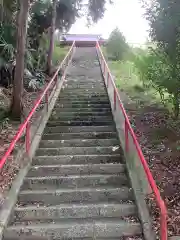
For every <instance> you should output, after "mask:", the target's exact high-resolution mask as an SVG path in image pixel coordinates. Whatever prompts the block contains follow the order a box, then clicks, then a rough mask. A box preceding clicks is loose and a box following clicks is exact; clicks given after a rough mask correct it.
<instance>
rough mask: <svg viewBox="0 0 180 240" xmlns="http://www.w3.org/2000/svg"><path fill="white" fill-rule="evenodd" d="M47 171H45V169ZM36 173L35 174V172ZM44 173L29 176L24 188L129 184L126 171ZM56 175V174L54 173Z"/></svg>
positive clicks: (45, 188) (118, 185)
mask: <svg viewBox="0 0 180 240" xmlns="http://www.w3.org/2000/svg"><path fill="white" fill-rule="evenodd" d="M44 172H45V171H44ZM34 175H35V174H34ZM50 175H51V176H49V174H47V175H45V176H44V175H43V177H39V176H38V177H27V178H25V180H24V183H23V186H22V188H21V189H22V190H38V189H39V190H42V189H44V190H48V189H56V188H60V189H64V188H66V189H68V188H71V189H72V188H83V187H101V186H104V187H120V186H123V185H126V186H127V185H128V179H127V176H126V175H125V174H124V173H121V174H120V175H116V174H113V175H111V174H110V175H108V174H93V175H89V174H88V175H73V176H72V175H70V176H61V173H60V175H58V174H57V176H52V174H50ZM53 175H54V174H53Z"/></svg>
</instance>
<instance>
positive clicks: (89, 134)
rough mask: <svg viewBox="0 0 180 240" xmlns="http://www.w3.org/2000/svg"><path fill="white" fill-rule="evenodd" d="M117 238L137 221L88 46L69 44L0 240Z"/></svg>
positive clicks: (135, 229) (137, 233)
mask: <svg viewBox="0 0 180 240" xmlns="http://www.w3.org/2000/svg"><path fill="white" fill-rule="evenodd" d="M129 237H130V238H129ZM121 238H123V239H137V238H138V239H142V238H143V237H142V229H141V224H140V222H139V220H138V212H137V208H136V205H135V202H134V197H133V190H132V189H131V186H130V181H129V179H128V174H127V172H126V166H125V162H124V158H123V152H122V149H121V147H120V143H119V139H118V136H117V133H116V127H115V124H114V122H113V118H112V113H111V108H110V103H109V99H108V95H107V92H106V89H105V86H104V83H103V80H102V77H101V72H100V67H99V63H98V60H97V57H96V52H95V49H94V48H77V50H76V52H75V55H74V57H73V61H72V64H71V66H70V67H69V70H68V73H67V77H66V82H65V84H64V87H63V89H62V91H61V93H60V96H59V99H58V101H57V102H56V106H55V108H54V110H53V113H52V115H51V117H50V119H49V121H48V123H47V126H46V128H45V130H44V134H43V136H42V140H41V142H40V145H39V148H38V150H37V152H36V157H35V158H34V160H33V163H32V166H31V168H30V170H29V172H28V174H27V176H26V177H25V179H24V183H23V185H22V187H21V190H20V192H19V196H18V201H17V204H16V206H15V208H14V211H13V213H12V216H11V218H10V221H9V224H8V226H7V228H6V229H5V231H4V237H3V239H5V240H45V239H46V240H51V239H53V240H54V239H68V240H70V239H76V240H80V239H85V240H86V239H87V240H94V239H97V240H98V239H99V240H103V239H114V240H115V239H121Z"/></svg>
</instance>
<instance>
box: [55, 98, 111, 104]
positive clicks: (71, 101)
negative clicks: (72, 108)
mask: <svg viewBox="0 0 180 240" xmlns="http://www.w3.org/2000/svg"><path fill="white" fill-rule="evenodd" d="M57 104H81V105H82V104H83V105H87V104H91V105H92V104H93V105H97V104H101V105H102V104H106V105H107V104H110V103H109V99H105V100H102V99H101V100H98V101H96V100H94V99H92V100H90V99H87V100H85V99H71V98H67V99H62V100H60V99H58V100H57Z"/></svg>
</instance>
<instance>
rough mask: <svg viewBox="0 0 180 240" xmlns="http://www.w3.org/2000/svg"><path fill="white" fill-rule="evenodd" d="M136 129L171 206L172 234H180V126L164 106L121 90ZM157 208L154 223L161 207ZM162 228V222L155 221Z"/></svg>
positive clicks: (152, 169) (160, 186)
mask: <svg viewBox="0 0 180 240" xmlns="http://www.w3.org/2000/svg"><path fill="white" fill-rule="evenodd" d="M120 94H121V98H122V100H123V102H124V106H125V108H126V110H127V113H128V115H129V118H130V121H131V123H132V126H133V129H134V131H135V133H136V136H137V138H138V140H139V143H140V145H141V148H142V150H143V153H144V156H145V158H146V160H147V162H148V164H149V167H150V169H151V172H152V174H153V177H154V179H155V180H156V183H157V185H158V187H159V189H160V191H161V196H162V198H163V199H164V200H165V203H166V206H167V209H168V233H169V236H173V235H180V194H179V193H180V181H179V180H180V130H179V121H174V120H172V119H171V118H170V117H169V114H168V112H167V110H166V109H164V107H160V106H158V105H156V104H152V105H150V103H149V104H148V103H147V102H146V101H144V102H143V101H141V103H139V100H138V101H137V99H136V98H135V99H130V98H129V96H127V95H126V94H125V93H124V92H120ZM152 198H153V197H152V196H149V201H148V202H149V204H150V205H151V208H152V209H153V216H152V217H153V219H154V223H155V222H156V221H155V219H156V220H157V218H158V209H157V208H156V206H154V205H153V206H152V204H151V203H152V201H151V200H152ZM155 225H156V226H155V230H156V231H158V225H157V224H155Z"/></svg>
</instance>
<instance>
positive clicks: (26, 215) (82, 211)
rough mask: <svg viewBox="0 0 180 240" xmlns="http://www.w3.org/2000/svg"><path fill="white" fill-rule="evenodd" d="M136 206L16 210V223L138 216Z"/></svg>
mask: <svg viewBox="0 0 180 240" xmlns="http://www.w3.org/2000/svg"><path fill="white" fill-rule="evenodd" d="M136 214H137V212H136V207H135V205H132V204H128V205H124V206H123V204H122V205H117V204H116V205H110V206H109V205H104V206H103V205H102V206H96V205H95V206H93V205H90V206H89V205H85V206H83V205H82V206H78V205H76V206H75V207H49V208H38V209H34V208H31V209H28V208H27V209H26V208H25V209H24V210H20V209H18V210H15V219H16V221H18V220H21V221H33V220H34V221H37V220H41V219H44V220H59V219H66V218H69V219H73V218H80V219H83V218H100V217H107V218H109V217H113V218H119V217H125V216H126V217H127V216H132V215H136Z"/></svg>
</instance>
